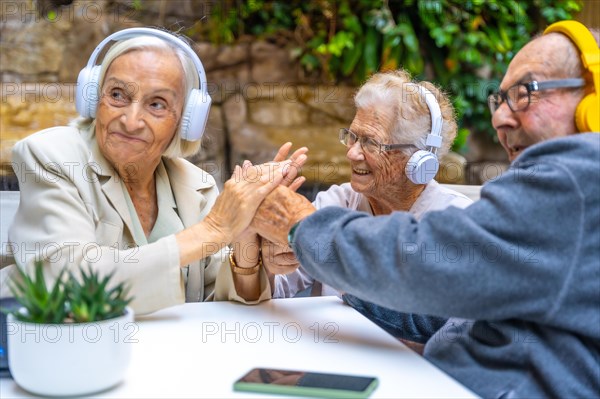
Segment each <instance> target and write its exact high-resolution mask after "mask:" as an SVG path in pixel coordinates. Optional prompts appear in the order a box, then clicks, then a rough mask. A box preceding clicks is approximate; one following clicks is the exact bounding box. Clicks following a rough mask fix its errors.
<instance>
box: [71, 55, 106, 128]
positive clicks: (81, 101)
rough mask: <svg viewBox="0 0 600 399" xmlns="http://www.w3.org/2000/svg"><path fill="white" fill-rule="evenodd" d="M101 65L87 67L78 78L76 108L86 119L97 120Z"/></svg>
mask: <svg viewBox="0 0 600 399" xmlns="http://www.w3.org/2000/svg"><path fill="white" fill-rule="evenodd" d="M99 77H100V65H96V66H93V67H85V68H83V69H82V70H81V72H79V76H78V77H77V90H76V91H75V108H76V109H77V112H78V113H79V115H81V116H83V117H84V118H95V117H96V108H97V107H98V95H99V91H100V88H99V87H98V81H99Z"/></svg>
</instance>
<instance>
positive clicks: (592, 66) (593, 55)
mask: <svg viewBox="0 0 600 399" xmlns="http://www.w3.org/2000/svg"><path fill="white" fill-rule="evenodd" d="M552 32H556V33H562V34H563V35H565V36H567V37H568V38H569V39H571V41H572V42H573V43H575V45H576V46H577V48H579V51H580V52H581V62H582V64H583V67H584V68H585V69H587V70H589V71H590V72H592V79H593V81H594V88H595V90H596V93H600V76H599V75H600V49H599V48H598V43H597V42H596V39H594V36H592V33H591V32H590V31H589V29H588V28H586V27H585V25H583V24H582V23H579V22H577V21H560V22H555V23H553V24H552V25H550V26H549V27H547V28H546V30H545V31H544V34H547V33H552Z"/></svg>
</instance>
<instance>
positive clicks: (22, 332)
mask: <svg viewBox="0 0 600 399" xmlns="http://www.w3.org/2000/svg"><path fill="white" fill-rule="evenodd" d="M16 269H17V270H18V271H17V277H16V278H14V279H13V281H12V284H11V289H12V292H13V295H14V296H15V299H16V300H17V301H18V302H19V304H20V305H21V307H20V308H18V309H17V310H16V311H12V312H11V313H9V314H8V316H7V337H8V362H9V368H10V371H11V374H12V376H13V378H14V380H15V381H16V383H17V384H18V385H19V386H20V387H21V388H23V389H25V390H27V391H30V392H32V393H36V394H41V395H53V396H66V395H69V396H70V395H84V394H89V393H94V392H98V391H102V390H104V389H107V388H110V387H112V386H114V385H116V384H117V383H119V382H120V381H121V380H122V379H123V376H124V373H125V370H126V369H127V366H128V365H129V359H130V357H131V342H132V341H133V340H132V339H131V333H132V331H133V332H135V331H137V330H136V326H135V324H133V311H132V310H131V309H130V308H129V307H128V306H127V305H128V304H129V302H130V301H131V298H128V292H127V289H126V287H125V286H124V285H123V284H117V285H114V286H111V285H110V279H111V277H112V275H108V276H105V277H101V276H100V275H99V273H98V272H95V271H94V270H92V269H91V268H87V271H86V270H82V271H81V276H80V277H79V278H77V277H76V276H74V275H73V274H72V273H67V272H66V271H65V270H64V269H63V271H62V272H61V273H60V274H59V276H58V277H57V279H56V280H55V282H54V284H53V285H52V287H51V288H50V289H48V287H47V285H46V281H45V279H44V274H43V265H42V263H41V262H39V263H36V265H35V272H34V275H33V276H29V275H28V274H26V273H25V272H23V271H22V270H21V269H20V268H18V267H17V268H16Z"/></svg>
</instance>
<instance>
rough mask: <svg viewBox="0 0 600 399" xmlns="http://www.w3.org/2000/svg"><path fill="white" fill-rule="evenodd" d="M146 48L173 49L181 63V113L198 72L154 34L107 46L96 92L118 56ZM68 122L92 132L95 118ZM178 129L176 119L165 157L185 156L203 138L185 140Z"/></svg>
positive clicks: (194, 150) (180, 52) (196, 83)
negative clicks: (175, 125) (182, 91)
mask: <svg viewBox="0 0 600 399" xmlns="http://www.w3.org/2000/svg"><path fill="white" fill-rule="evenodd" d="M145 50H146V51H147V50H160V51H172V52H173V53H174V54H175V55H176V56H177V58H178V59H179V61H180V62H181V67H182V69H183V75H184V76H183V88H184V92H185V101H184V104H183V108H182V112H183V110H184V109H185V107H186V105H187V99H188V96H189V93H190V92H191V91H192V90H193V89H195V88H198V87H199V77H198V71H197V70H196V66H195V65H194V62H193V61H192V60H191V59H190V58H189V57H188V55H187V54H186V53H185V52H184V51H183V50H182V49H181V48H179V47H177V46H176V45H174V44H172V43H169V42H167V41H165V40H163V39H161V38H159V37H155V36H143V35H142V36H137V37H134V38H131V39H126V40H121V41H118V42H117V43H115V44H114V45H113V46H112V47H110V49H109V50H108V51H107V52H106V55H105V57H104V59H103V60H102V64H101V66H100V75H99V78H98V79H99V84H98V91H100V90H101V89H102V85H103V84H104V78H105V76H106V71H107V70H108V67H109V66H110V65H111V64H112V62H113V61H114V60H115V59H117V58H118V57H119V56H121V55H124V54H126V53H130V52H132V51H145ZM70 125H71V126H75V127H76V128H78V129H80V130H88V131H92V132H93V130H94V129H95V128H96V120H95V119H92V118H83V117H79V118H77V119H75V120H74V121H73V122H71V124H70ZM180 130H181V120H180V121H179V126H178V128H177V132H175V135H174V136H173V139H172V140H171V143H170V144H169V145H168V146H167V148H166V149H165V152H164V153H163V154H162V155H163V156H165V157H167V158H177V157H188V156H191V155H194V154H196V153H197V152H198V151H199V150H200V146H201V143H202V141H201V140H197V141H188V140H184V139H182V138H181V134H180Z"/></svg>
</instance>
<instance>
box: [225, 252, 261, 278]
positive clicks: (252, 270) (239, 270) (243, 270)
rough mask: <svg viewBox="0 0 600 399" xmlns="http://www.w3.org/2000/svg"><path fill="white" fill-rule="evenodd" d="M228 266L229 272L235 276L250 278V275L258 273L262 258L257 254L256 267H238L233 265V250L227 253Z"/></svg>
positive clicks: (235, 264)
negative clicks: (229, 267)
mask: <svg viewBox="0 0 600 399" xmlns="http://www.w3.org/2000/svg"><path fill="white" fill-rule="evenodd" d="M229 264H230V265H231V271H232V272H234V273H236V274H241V275H242V276H250V275H252V274H256V273H258V270H259V269H260V266H261V265H262V256H261V255H260V254H258V263H257V264H256V266H252V267H239V266H238V265H237V263H235V259H234V258H233V249H232V250H231V251H229Z"/></svg>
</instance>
